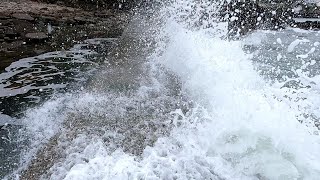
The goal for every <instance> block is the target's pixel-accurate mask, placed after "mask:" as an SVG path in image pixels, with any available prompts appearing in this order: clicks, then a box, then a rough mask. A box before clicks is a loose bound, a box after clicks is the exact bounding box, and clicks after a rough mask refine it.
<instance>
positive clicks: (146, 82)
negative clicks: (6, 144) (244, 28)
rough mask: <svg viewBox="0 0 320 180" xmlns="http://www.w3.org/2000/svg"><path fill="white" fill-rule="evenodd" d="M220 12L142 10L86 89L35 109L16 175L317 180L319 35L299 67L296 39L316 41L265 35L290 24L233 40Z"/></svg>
mask: <svg viewBox="0 0 320 180" xmlns="http://www.w3.org/2000/svg"><path fill="white" fill-rule="evenodd" d="M219 8H220V5H219V3H212V2H210V1H201V2H199V1H192V0H190V1H176V2H171V3H169V4H166V5H165V6H164V7H163V8H160V10H159V12H158V11H157V12H156V13H154V17H150V16H149V17H144V16H143V15H137V16H136V17H134V18H133V21H132V23H131V24H130V25H129V26H128V30H127V31H126V32H125V33H124V35H123V37H122V38H121V39H120V40H119V42H118V46H117V47H116V48H115V50H114V52H113V53H111V55H112V56H111V58H109V59H107V60H106V62H105V68H102V69H101V70H99V72H98V73H97V75H96V76H95V78H94V79H93V80H92V82H91V83H90V85H89V86H88V87H87V88H86V89H85V90H83V91H82V92H81V93H80V94H61V95H58V96H57V97H56V98H53V99H51V100H49V101H47V102H46V103H44V104H43V105H42V106H40V107H37V108H33V109H29V110H28V111H27V113H26V116H25V117H24V118H23V123H24V124H25V130H24V131H23V132H22V133H21V138H22V139H23V138H26V139H28V143H27V145H26V149H25V152H23V153H22V158H21V159H22V160H21V164H22V165H21V166H20V168H19V169H18V170H17V171H15V173H13V174H12V175H11V177H19V176H20V178H21V179H28V178H29V179H30V178H40V179H41V178H42V179H50V178H51V179H272V180H273V179H274V180H276V179H279V180H280V179H281V180H283V179H317V178H318V177H320V151H319V150H320V138H319V129H318V127H317V122H318V117H319V102H320V101H319V100H320V99H319V97H320V96H319V95H320V94H319V85H318V84H319V83H320V82H319V79H320V78H319V75H318V72H316V71H312V67H309V66H312V65H315V64H317V63H318V62H317V61H318V60H317V59H316V57H317V56H316V55H314V56H313V55H312V54H313V53H316V52H317V51H318V46H317V44H316V42H312V46H313V47H314V48H315V50H314V51H313V52H312V51H307V53H309V54H310V55H309V54H308V57H310V58H312V59H307V58H303V59H304V61H305V63H302V64H301V66H300V64H299V63H300V62H301V57H305V56H298V55H301V54H302V55H303V53H302V52H300V51H303V50H302V47H301V46H299V45H305V46H307V48H312V47H310V46H308V45H306V44H305V43H309V42H310V41H311V40H309V42H307V41H306V40H304V41H301V44H300V41H299V43H298V44H297V42H293V40H292V39H290V38H287V39H285V38H282V39H281V40H279V39H278V37H269V36H272V35H270V34H272V33H274V34H276V35H274V36H277V35H280V36H281V37H283V36H282V35H281V33H283V34H286V35H288V34H290V33H292V32H291V31H290V32H286V31H284V32H271V33H270V32H260V31H259V32H254V33H253V34H251V35H250V36H248V37H246V38H244V39H243V40H237V41H233V40H228V38H227V37H226V34H227V27H226V24H225V23H223V22H219V20H218V19H219V18H218V17H217V16H216V14H217V13H215V12H217V10H218V9H219ZM211 12H212V13H211ZM259 33H260V34H259ZM269 33H270V34H269ZM307 33H309V32H307ZM310 33H311V32H310ZM261 34H262V35H261ZM293 34H294V33H293ZM306 36H307V35H306ZM262 37H264V38H262ZM299 38H300V39H306V38H307V37H302V38H301V36H299ZM287 41H288V42H287ZM274 42H275V44H274ZM276 45H277V46H276ZM264 46H275V48H270V49H272V50H274V52H270V51H268V50H267V48H265V47H264ZM278 46H279V47H278ZM277 47H278V49H277ZM246 48H249V50H248V51H246ZM279 48H282V49H280V50H279ZM295 50H297V51H295ZM294 53H298V54H294ZM269 54H272V55H270V56H269ZM279 54H280V55H281V58H280V56H279ZM293 54H294V55H293ZM296 55H297V56H296ZM283 57H286V58H284V60H283ZM297 59H298V60H299V61H298V60H297ZM281 60H283V61H281ZM313 61H316V63H314V62H313ZM297 62H299V63H297ZM308 63H309V64H308ZM307 67H309V68H307ZM277 68H278V69H277ZM288 69H289V70H288ZM299 69H300V70H299ZM310 71H312V72H313V73H308V72H310ZM292 72H293V73H292Z"/></svg>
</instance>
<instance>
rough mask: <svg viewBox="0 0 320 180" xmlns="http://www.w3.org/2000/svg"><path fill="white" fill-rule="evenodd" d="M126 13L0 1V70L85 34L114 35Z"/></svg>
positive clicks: (69, 44) (66, 45) (63, 46)
mask: <svg viewBox="0 0 320 180" xmlns="http://www.w3.org/2000/svg"><path fill="white" fill-rule="evenodd" d="M129 14H130V12H129V11H125V10H119V9H117V8H115V9H95V10H90V11H88V10H85V9H80V8H74V7H68V6H65V5H64V4H60V5H58V4H48V3H44V2H35V1H31V0H10V1H9V0H4V1H2V2H0V72H2V71H3V70H4V69H5V68H6V67H7V66H8V65H10V64H11V63H12V62H14V61H16V60H18V59H21V58H25V57H30V56H35V55H38V54H39V53H44V52H49V51H55V50H61V49H68V48H70V47H72V46H73V45H74V44H76V43H80V42H81V41H83V40H85V39H88V38H101V37H118V36H120V35H121V34H122V30H123V28H124V27H125V25H126V24H127V22H128V19H129V18H128V17H129V16H128V15H129ZM39 48H40V50H39Z"/></svg>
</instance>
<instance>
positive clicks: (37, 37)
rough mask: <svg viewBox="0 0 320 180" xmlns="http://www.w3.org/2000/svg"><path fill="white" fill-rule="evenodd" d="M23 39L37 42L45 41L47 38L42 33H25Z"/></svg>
mask: <svg viewBox="0 0 320 180" xmlns="http://www.w3.org/2000/svg"><path fill="white" fill-rule="evenodd" d="M25 37H26V38H28V39H29V40H37V41H39V40H46V39H48V38H49V37H48V35H47V34H46V33H43V32H37V33H27V34H26V35H25Z"/></svg>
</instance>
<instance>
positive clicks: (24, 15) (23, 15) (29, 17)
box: [12, 13, 34, 21]
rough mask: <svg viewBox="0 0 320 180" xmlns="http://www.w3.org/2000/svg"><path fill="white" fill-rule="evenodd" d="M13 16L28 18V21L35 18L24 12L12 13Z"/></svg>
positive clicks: (21, 18)
mask: <svg viewBox="0 0 320 180" xmlns="http://www.w3.org/2000/svg"><path fill="white" fill-rule="evenodd" d="M12 17H14V18H16V19H20V20H27V21H33V20H34V18H33V17H32V16H30V15H29V14H23V13H15V14H12Z"/></svg>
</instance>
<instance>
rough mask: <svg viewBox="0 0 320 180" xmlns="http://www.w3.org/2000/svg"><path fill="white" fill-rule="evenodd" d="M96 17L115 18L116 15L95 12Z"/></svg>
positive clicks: (107, 12)
mask: <svg viewBox="0 0 320 180" xmlns="http://www.w3.org/2000/svg"><path fill="white" fill-rule="evenodd" d="M94 15H95V16H96V17H101V18H108V17H111V16H114V14H113V13H112V12H110V11H102V12H95V13H94Z"/></svg>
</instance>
